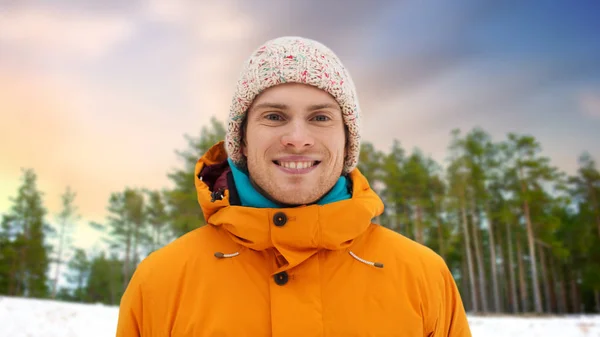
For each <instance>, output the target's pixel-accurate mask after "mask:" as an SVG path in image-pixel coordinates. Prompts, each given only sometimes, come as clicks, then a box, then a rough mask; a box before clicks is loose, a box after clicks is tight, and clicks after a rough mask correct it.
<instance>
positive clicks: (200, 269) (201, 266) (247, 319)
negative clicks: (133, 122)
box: [116, 142, 471, 337]
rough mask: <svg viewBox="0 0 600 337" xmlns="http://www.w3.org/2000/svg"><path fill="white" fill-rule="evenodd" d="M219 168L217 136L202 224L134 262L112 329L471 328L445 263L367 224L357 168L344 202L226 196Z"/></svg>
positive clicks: (305, 333)
mask: <svg viewBox="0 0 600 337" xmlns="http://www.w3.org/2000/svg"><path fill="white" fill-rule="evenodd" d="M226 169H227V165H226V153H225V150H224V147H223V142H219V143H218V144H216V145H215V146H214V147H213V148H211V149H210V150H209V151H208V152H207V153H206V154H205V155H204V156H203V157H202V158H201V159H200V160H199V161H198V163H197V165H196V170H195V173H196V178H195V185H196V189H197V193H198V201H199V203H200V206H201V207H202V211H203V212H204V216H205V219H206V223H207V225H205V226H202V227H200V228H198V229H195V230H193V231H191V232H189V233H187V234H185V235H183V236H182V237H180V238H178V239H177V240H175V241H173V242H172V243H170V244H168V245H166V246H165V247H163V248H161V249H159V250H157V251H156V252H154V253H152V254H150V255H149V256H148V257H147V258H146V259H145V260H143V261H142V262H141V263H140V265H139V266H138V268H137V269H136V271H135V273H134V275H133V277H132V279H131V281H130V283H129V285H128V287H127V290H126V292H125V294H124V295H123V298H122V300H121V306H120V311H119V319H118V327H117V334H116V335H117V336H119V337H125V336H127V337H133V336H144V337H150V336H196V337H200V336H237V337H240V336H278V337H279V336H281V337H283V336H302V337H311V336H328V337H329V336H331V337H333V336H402V337H412V336H415V337H416V336H436V337H441V336H453V337H459V336H461V337H466V336H471V333H470V330H469V326H468V323H467V318H466V315H465V311H464V309H463V304H462V301H461V298H460V295H459V293H458V290H457V288H456V285H455V282H454V280H453V278H452V275H451V274H450V272H449V270H448V268H447V267H446V264H445V263H444V261H443V260H442V259H441V258H440V257H439V256H438V255H437V254H435V253H434V252H433V251H432V250H430V249H429V248H427V247H425V246H422V245H420V244H418V243H416V242H414V241H412V240H410V239H408V238H406V237H404V236H402V235H400V234H398V233H396V232H393V231H391V230H389V229H387V228H385V227H382V226H379V225H377V224H373V223H372V222H371V220H372V219H373V218H374V217H376V216H377V215H379V214H381V213H382V212H383V203H382V201H381V199H380V198H379V197H378V196H377V195H376V194H375V192H374V191H373V190H372V189H371V188H370V187H369V184H368V182H367V180H366V179H365V177H364V176H362V175H361V173H360V172H359V171H358V170H354V171H353V172H352V173H351V174H350V176H349V177H350V179H351V181H352V198H351V199H348V200H343V201H338V202H334V203H330V204H327V205H309V206H302V207H295V208H281V209H264V208H250V207H242V206H239V205H235V204H233V205H232V204H231V203H230V196H231V195H232V194H231V189H230V188H225V189H218V188H216V187H215V184H216V183H217V181H220V182H221V183H222V182H223V181H226V179H225V178H224V175H226V174H228V173H226V172H227V171H226ZM219 170H220V171H219ZM207 172H210V173H211V174H208V173H207ZM215 173H217V174H215Z"/></svg>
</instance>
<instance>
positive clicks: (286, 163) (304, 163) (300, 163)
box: [279, 161, 314, 169]
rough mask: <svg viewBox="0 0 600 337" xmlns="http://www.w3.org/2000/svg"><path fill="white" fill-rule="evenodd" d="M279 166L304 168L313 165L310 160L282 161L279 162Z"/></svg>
mask: <svg viewBox="0 0 600 337" xmlns="http://www.w3.org/2000/svg"><path fill="white" fill-rule="evenodd" d="M279 165H280V166H283V167H285V168H289V169H305V168H309V167H311V166H313V165H314V163H313V162H311V161H283V162H279Z"/></svg>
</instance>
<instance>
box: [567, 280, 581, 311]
mask: <svg viewBox="0 0 600 337" xmlns="http://www.w3.org/2000/svg"><path fill="white" fill-rule="evenodd" d="M569 274H570V277H569V278H570V281H571V306H572V308H573V313H579V312H580V311H581V304H580V301H579V290H578V287H577V276H576V275H575V272H574V271H571V272H570V273H569Z"/></svg>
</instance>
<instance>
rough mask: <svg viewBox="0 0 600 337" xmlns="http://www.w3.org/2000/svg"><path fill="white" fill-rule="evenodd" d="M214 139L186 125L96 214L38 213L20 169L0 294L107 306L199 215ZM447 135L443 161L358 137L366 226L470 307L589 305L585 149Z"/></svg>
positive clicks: (67, 201) (595, 292)
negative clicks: (426, 262)
mask: <svg viewBox="0 0 600 337" xmlns="http://www.w3.org/2000/svg"><path fill="white" fill-rule="evenodd" d="M224 135H225V126H224V125H223V124H222V123H221V122H219V121H218V120H216V119H215V118H213V119H212V120H211V124H210V125H209V126H206V127H204V128H202V130H201V132H200V133H199V135H198V136H197V137H192V136H187V135H186V136H185V137H186V140H187V143H188V145H187V148H186V149H183V150H176V153H177V156H178V157H179V159H180V165H179V166H178V169H176V170H173V171H172V172H166V173H165V174H166V175H167V176H168V178H169V180H170V182H171V185H172V186H171V187H169V188H165V189H162V190H151V189H144V188H132V187H124V188H123V190H121V191H114V192H113V193H112V194H111V195H110V198H109V199H108V200H106V202H107V204H106V214H107V216H106V218H105V220H104V221H102V222H92V223H87V222H83V221H82V220H81V216H80V215H79V213H78V208H77V191H73V190H72V189H71V188H70V187H65V190H64V193H63V195H62V208H61V210H60V213H58V214H56V215H54V214H49V212H48V210H47V208H46V207H45V204H44V192H43V191H40V190H39V188H38V186H37V179H38V173H37V172H35V170H33V169H31V168H29V169H27V168H24V169H23V170H22V178H21V183H20V187H19V188H18V190H17V191H15V192H14V193H15V194H14V196H13V197H11V199H10V201H11V208H10V209H9V210H8V211H7V212H5V213H4V214H2V218H1V228H0V294H2V295H8V296H19V297H32V298H54V299H60V300H64V301H73V302H85V303H104V304H108V305H118V304H119V301H120V298H121V296H122V294H123V291H124V289H125V288H126V287H127V284H128V281H129V279H130V278H131V276H132V274H133V272H134V271H135V269H136V266H137V265H138V263H139V262H140V261H141V260H142V259H143V258H144V257H146V256H148V254H151V253H152V252H153V251H155V250H157V249H159V248H161V247H163V246H164V245H166V244H168V243H169V242H171V241H172V240H174V239H176V238H178V237H179V236H181V235H183V234H185V233H187V232H189V231H191V230H194V229H196V228H198V227H200V226H203V225H204V219H203V216H202V213H201V209H200V207H199V205H198V202H197V197H196V191H195V187H194V180H193V174H194V165H195V163H196V161H197V160H198V158H199V157H200V156H201V155H202V154H203V153H204V152H205V151H206V150H207V149H208V148H209V147H210V146H211V145H213V144H214V143H216V142H217V141H219V140H222V139H223V138H224ZM450 135H451V141H450V143H449V144H448V146H447V160H445V161H444V162H436V161H435V160H433V159H432V158H431V157H429V156H427V155H425V154H424V153H423V152H422V151H421V150H419V149H418V148H417V149H412V150H410V151H408V150H407V149H405V148H403V146H402V144H401V143H400V141H397V140H396V141H394V143H393V145H392V146H391V147H390V148H389V149H388V150H387V151H383V150H379V149H376V148H375V147H374V145H373V144H372V143H369V142H363V144H362V149H361V157H360V162H359V169H360V170H361V172H362V173H363V174H364V175H365V176H366V177H367V178H368V179H369V181H370V182H371V186H372V187H373V188H374V189H375V190H376V191H377V192H378V193H379V195H380V196H381V198H382V199H383V201H384V203H385V212H384V214H382V215H381V216H380V217H379V218H377V219H374V222H376V223H379V224H381V225H382V226H386V227H388V228H390V229H392V230H394V231H397V232H399V233H401V234H402V235H405V236H407V237H409V238H410V239H412V240H415V241H417V242H419V243H422V244H424V245H426V246H428V247H429V248H431V249H432V250H434V251H435V252H437V253H438V254H439V255H440V256H442V257H443V258H444V260H445V261H446V263H447V264H448V266H449V268H450V270H451V271H452V273H453V275H454V277H455V280H456V283H457V285H458V287H459V290H460V293H461V296H462V299H463V302H464V305H465V308H466V309H467V311H469V312H470V313H474V314H492V313H506V314H520V315H521V314H532V315H543V314H567V313H594V312H595V313H599V312H600V172H599V171H598V167H597V165H596V162H595V160H594V158H592V157H591V156H590V155H589V153H588V152H586V151H585V150H584V149H582V151H581V153H580V154H577V158H578V159H577V160H578V169H577V172H576V173H574V174H573V175H569V174H567V173H565V172H563V171H561V170H560V169H558V168H557V167H555V166H554V165H553V164H552V163H551V160H550V158H548V157H546V156H544V153H543V150H542V144H540V143H539V142H538V141H537V140H536V139H535V137H533V136H531V135H526V134H514V133H509V134H507V135H506V136H505V138H504V139H500V140H493V139H492V138H491V136H490V135H489V134H488V133H487V132H486V131H485V130H482V129H481V128H474V129H472V130H468V132H463V131H461V130H458V129H455V130H452V131H451V132H450ZM50 219H56V220H50ZM77 226H91V227H92V228H94V229H95V230H96V231H97V233H98V237H99V239H100V240H102V242H103V243H105V245H106V247H107V248H106V249H105V250H103V251H86V250H84V249H81V248H79V247H75V246H74V245H73V242H72V241H73V232H74V230H75V229H76V227H77ZM61 279H62V280H65V281H66V282H59V280H61ZM59 284H62V285H61V286H59Z"/></svg>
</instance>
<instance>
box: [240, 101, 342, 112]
mask: <svg viewBox="0 0 600 337" xmlns="http://www.w3.org/2000/svg"><path fill="white" fill-rule="evenodd" d="M265 108H266V109H269V108H270V109H280V110H287V109H289V106H288V105H287V104H283V103H270V102H265V103H260V104H257V105H255V106H254V107H252V109H253V110H254V109H265ZM320 109H335V110H340V107H339V106H337V105H335V104H333V103H321V104H313V105H310V106H308V108H307V109H306V110H308V111H315V110H320Z"/></svg>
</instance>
